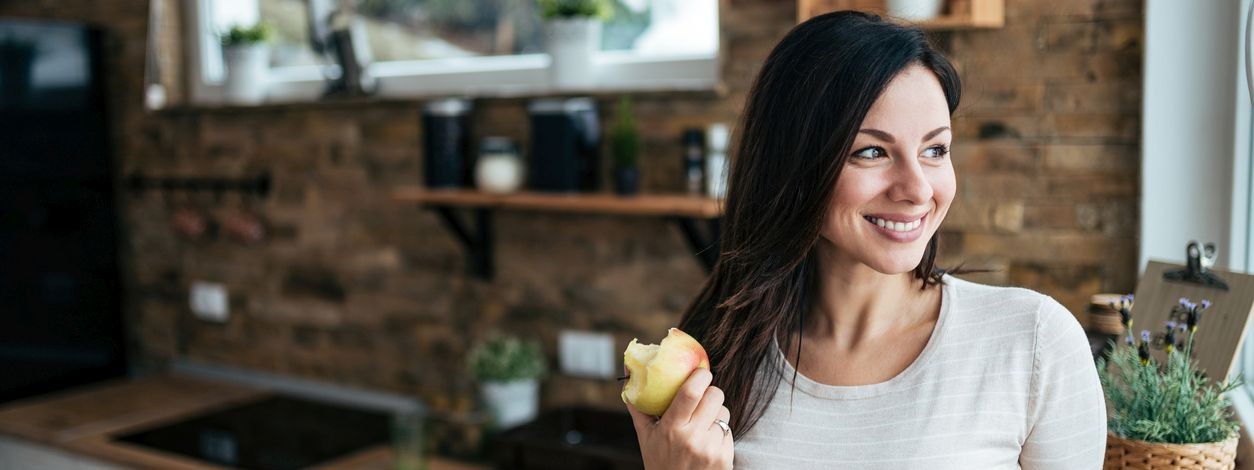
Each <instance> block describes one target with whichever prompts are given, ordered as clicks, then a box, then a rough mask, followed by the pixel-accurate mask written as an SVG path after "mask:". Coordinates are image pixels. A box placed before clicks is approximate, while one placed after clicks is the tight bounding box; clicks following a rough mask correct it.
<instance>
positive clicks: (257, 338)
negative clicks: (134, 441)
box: [0, 0, 1144, 408]
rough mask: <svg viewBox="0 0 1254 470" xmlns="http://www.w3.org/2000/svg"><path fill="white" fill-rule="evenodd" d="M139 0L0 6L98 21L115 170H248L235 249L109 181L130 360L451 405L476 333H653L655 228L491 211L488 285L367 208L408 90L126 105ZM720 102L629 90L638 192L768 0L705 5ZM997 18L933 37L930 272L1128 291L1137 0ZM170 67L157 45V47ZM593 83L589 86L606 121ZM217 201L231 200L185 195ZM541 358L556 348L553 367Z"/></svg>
mask: <svg viewBox="0 0 1254 470" xmlns="http://www.w3.org/2000/svg"><path fill="white" fill-rule="evenodd" d="M147 4H148V1H147V0H101V1H83V0H27V1H19V2H4V3H0V15H3V16H18V17H44V18H58V19H66V20H82V21H89V22H93V23H96V24H100V25H102V26H104V27H105V28H106V29H107V30H108V33H109V44H108V45H107V50H108V52H109V54H108V55H109V61H108V67H109V70H112V71H113V74H112V75H111V76H110V83H109V86H110V89H111V91H112V93H111V97H112V99H113V105H114V111H113V113H112V115H113V117H114V122H115V124H116V125H115V129H114V135H115V147H116V150H117V153H118V158H119V162H120V163H119V165H118V166H119V167H120V168H121V170H120V171H122V172H129V171H133V170H140V169H142V170H144V171H146V172H159V173H179V174H189V175H199V174H210V173H211V174H240V175H246V174H251V173H252V172H255V171H260V170H263V169H265V170H269V171H271V172H272V173H273V174H274V177H275V180H274V185H275V186H274V190H273V191H272V193H271V195H270V196H269V197H268V198H267V199H266V200H265V201H264V203H262V205H261V206H260V207H259V209H260V210H261V212H262V213H263V214H264V216H265V217H266V218H267V219H268V221H269V224H270V227H269V228H270V232H269V238H268V239H267V241H265V242H264V243H263V244H262V245H260V246H257V247H243V246H239V245H236V244H233V243H232V242H229V241H226V240H210V241H201V242H190V241H186V240H181V239H178V238H176V237H175V236H174V235H173V234H172V233H171V232H170V230H169V229H168V222H167V220H168V216H169V205H170V204H175V205H177V204H181V203H182V201H180V200H177V199H176V200H174V201H163V200H162V199H161V198H160V197H158V196H156V195H148V196H144V197H140V198H130V197H129V196H128V197H124V198H123V199H122V203H123V216H124V218H125V220H124V229H125V232H126V233H125V237H124V239H125V243H126V246H125V247H124V248H123V250H124V253H125V257H126V258H125V259H124V260H123V261H124V264H125V266H126V272H125V277H126V279H125V283H126V285H127V286H128V292H127V298H128V305H127V313H128V315H129V316H130V323H131V328H130V332H131V334H132V335H133V337H134V341H133V344H134V346H135V359H136V362H137V363H138V364H140V365H141V366H144V367H158V366H160V365H161V364H163V363H164V362H165V361H166V360H168V359H170V358H173V357H185V358H191V359H197V360H205V361H214V362H220V363H225V364H230V365H236V366H244V367H251V368H256V369H261V370H265V371H272V372H278V373H288V374H296V375H300V376H304V377H309V378H314V379H323V380H333V381H338V382H344V383H350V384H355V385H360V386H366V387H374V388H380V389H388V390H393V391H398V392H402V393H411V394H416V395H419V396H422V397H424V398H426V399H428V400H429V401H431V402H432V403H433V404H435V405H436V406H439V407H445V408H464V407H467V406H470V403H471V402H470V400H471V396H472V393H473V390H474V384H473V383H472V382H471V381H470V380H469V378H468V377H467V376H466V374H465V373H464V372H463V368H462V366H461V361H462V358H463V355H464V353H465V351H466V349H467V343H468V341H469V340H472V339H474V338H477V337H480V336H482V335H483V334H484V333H486V332H487V331H489V330H491V329H501V330H507V331H512V332H518V333H523V334H527V335H532V336H535V337H538V338H541V339H542V340H543V342H544V345H545V347H546V348H547V349H548V353H549V354H550V355H551V356H553V355H555V351H554V350H553V349H554V348H555V346H556V338H557V334H558V331H559V330H560V329H562V328H575V329H595V330H602V331H608V332H612V333H613V334H615V335H616V338H617V339H618V347H622V346H623V345H625V344H626V342H627V341H628V340H630V339H631V338H632V337H635V336H639V337H641V338H642V339H648V340H653V341H655V340H657V339H659V338H660V336H661V335H662V334H663V332H664V331H665V328H666V327H667V326H671V325H673V324H674V323H675V322H676V321H677V318H678V315H679V312H680V311H681V310H682V308H683V307H684V305H685V304H686V303H687V302H688V300H689V299H690V298H691V296H692V295H693V294H694V293H695V292H696V290H697V288H698V287H699V286H700V283H701V281H702V279H703V276H704V273H703V271H702V270H701V269H700V268H699V265H698V263H697V262H696V261H695V260H694V259H693V258H692V256H691V255H690V254H689V253H687V250H686V247H685V245H684V243H683V240H682V238H681V236H680V234H679V232H678V231H677V230H676V229H675V228H674V227H672V226H670V225H668V224H666V223H665V222H663V221H661V220H653V219H627V218H617V217H601V216H567V215H549V214H536V213H526V212H505V213H501V214H500V215H499V216H498V217H497V219H496V227H497V229H498V230H497V233H496V246H497V257H498V258H497V268H498V269H497V277H496V279H495V280H494V281H492V282H490V283H485V282H482V281H479V280H477V279H474V278H471V277H467V276H466V275H465V274H464V272H465V271H464V264H463V263H464V260H463V256H462V253H461V250H460V247H459V246H458V245H457V244H456V243H455V241H454V239H453V238H452V237H451V236H450V235H449V234H448V233H446V232H445V231H444V230H443V229H442V228H441V227H440V226H439V224H438V221H437V220H436V218H435V217H434V215H433V214H431V213H428V212H424V211H421V210H419V209H417V208H413V207H406V206H400V205H397V204H394V203H391V202H390V201H389V200H388V193H389V190H390V188H392V187H394V186H396V185H400V184H411V183H415V182H418V181H419V179H420V167H421V164H420V161H421V160H420V159H421V155H420V154H419V147H420V139H421V133H422V129H421V128H420V127H419V104H418V103H381V104H377V105H344V106H334V105H317V106H296V107H265V108H261V109H257V110H231V111H205V112H198V111H178V112H173V111H167V112H160V113H146V112H145V111H143V108H142V103H143V100H142V96H143V95H142V72H141V71H142V70H143V67H144V42H145V31H146V28H147V16H146V15H147V10H148V6H147ZM722 4H723V31H724V41H723V44H724V45H725V46H726V48H727V49H726V51H725V57H726V60H725V62H724V72H723V73H724V81H725V85H726V87H727V93H726V95H725V96H719V95H716V94H713V93H698V94H646V95H641V96H638V97H637V111H638V113H639V119H638V120H639V122H640V123H641V124H642V127H643V131H644V138H645V147H644V151H645V156H644V158H643V159H642V166H643V169H644V182H643V183H644V184H643V185H644V188H645V190H646V191H676V190H678V189H679V188H681V187H682V180H681V178H680V170H679V168H680V166H679V162H680V148H679V143H678V140H679V135H680V132H681V130H682V129H683V128H684V127H687V126H692V125H705V124H707V123H709V122H713V121H716V120H722V121H728V122H733V121H734V120H735V119H736V118H737V116H738V114H739V112H740V107H741V106H742V104H743V100H744V96H745V92H746V90H747V88H748V86H749V84H750V82H751V80H752V78H753V76H754V74H755V73H756V72H757V70H758V68H759V67H760V66H761V62H762V60H763V58H764V57H765V56H766V54H767V53H768V52H769V51H770V48H771V47H772V46H773V45H774V43H775V42H776V41H777V40H778V39H779V38H780V37H781V36H782V35H783V34H784V33H785V32H786V31H787V30H788V29H789V28H790V27H791V26H792V24H793V21H794V20H795V9H794V4H793V2H792V1H788V0H725V1H723V3H722ZM1006 11H1007V18H1006V27H1005V28H1003V29H998V30H991V31H964V32H953V33H939V34H937V35H936V36H935V37H936V41H937V43H938V44H939V45H940V46H941V47H942V48H943V49H944V50H946V51H947V52H948V53H949V54H950V57H951V58H952V59H953V60H954V61H955V62H956V64H957V65H958V67H959V69H960V71H961V73H962V75H963V78H964V80H965V82H966V84H967V87H966V92H965V96H964V100H963V101H964V103H963V106H962V108H961V109H960V110H959V113H958V116H957V118H956V120H955V129H956V131H957V132H956V134H957V139H956V140H957V141H956V144H955V146H954V158H955V164H956V167H957V171H958V174H959V184H960V186H959V201H958V202H957V203H956V205H955V207H954V208H953V210H952V211H951V213H950V216H949V218H948V220H947V221H946V222H945V227H944V233H943V238H942V240H943V244H942V247H943V248H942V260H941V261H942V264H956V263H958V262H965V263H966V266H968V267H977V268H979V267H984V268H992V269H995V270H996V271H995V272H993V273H987V274H979V275H972V276H970V278H972V279H976V280H980V281H985V282H993V283H1001V284H1015V285H1023V286H1026V287H1030V288H1034V289H1038V290H1041V291H1044V292H1046V293H1048V294H1050V295H1053V296H1055V297H1056V298H1058V299H1059V300H1061V301H1062V302H1063V303H1064V304H1065V305H1067V306H1068V307H1069V308H1071V309H1072V310H1073V311H1076V312H1079V311H1080V310H1081V309H1083V306H1084V303H1085V301H1086V299H1087V297H1088V296H1089V295H1090V294H1092V293H1095V292H1105V291H1111V292H1127V291H1131V289H1132V288H1133V286H1134V284H1135V276H1136V273H1137V267H1136V266H1135V262H1136V261H1135V260H1136V243H1137V241H1136V227H1137V223H1138V220H1139V218H1138V214H1137V196H1138V192H1139V186H1138V181H1137V180H1138V177H1137V174H1138V169H1139V148H1138V142H1139V136H1138V133H1139V129H1140V111H1139V110H1140V95H1141V92H1140V90H1141V77H1140V70H1141V65H1140V64H1141V60H1142V45H1143V43H1144V41H1143V31H1142V17H1143V5H1142V3H1141V1H1139V0H1055V1H1048V2H1044V1H1035V0H1008V1H1007V6H1006ZM169 60H174V59H169ZM613 101H614V97H603V98H601V104H602V105H603V106H604V111H605V115H606V116H607V117H608V116H609V113H608V111H609V109H610V105H612V103H613ZM524 106H525V102H524V101H522V100H488V101H482V102H480V103H478V104H477V111H476V113H477V121H476V126H477V127H478V129H479V130H480V131H481V132H482V133H483V134H485V135H487V134H496V135H507V136H510V137H514V138H516V139H518V140H520V141H523V142H525V140H526V138H527V135H526V132H525V125H519V123H520V122H525V119H526V113H525V108H524ZM193 202H195V203H198V204H203V205H205V206H206V207H209V208H210V210H211V211H213V212H215V213H219V214H221V213H224V212H225V211H227V210H230V208H231V207H232V206H233V205H235V204H239V203H240V202H239V201H237V200H236V199H235V198H234V197H233V196H231V197H228V198H226V199H225V200H224V201H222V202H220V203H218V202H214V201H212V200H197V201H193ZM197 279H203V280H210V281H216V282H222V283H225V284H226V285H227V286H228V287H229V288H230V289H231V295H232V301H231V310H232V317H231V320H230V322H229V323H227V324H225V325H216V324H208V323H203V322H200V321H198V320H195V319H194V318H193V317H192V316H191V314H190V312H189V311H188V307H187V288H188V285H189V284H190V282H191V281H193V280H197ZM554 364H555V361H554ZM617 388H618V384H617V383H614V382H601V381H592V380H587V379H577V378H570V377H563V376H560V375H553V376H552V377H551V378H550V379H549V380H548V381H547V382H546V383H545V388H544V401H545V403H546V404H549V405H552V404H558V403H573V402H578V403H592V404H600V405H604V406H610V407H616V406H619V405H618V398H617Z"/></svg>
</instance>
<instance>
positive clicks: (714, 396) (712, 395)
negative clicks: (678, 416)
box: [688, 386, 723, 429]
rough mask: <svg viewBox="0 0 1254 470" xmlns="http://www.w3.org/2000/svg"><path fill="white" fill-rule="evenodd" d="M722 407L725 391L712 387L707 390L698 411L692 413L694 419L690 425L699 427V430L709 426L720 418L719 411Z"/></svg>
mask: <svg viewBox="0 0 1254 470" xmlns="http://www.w3.org/2000/svg"><path fill="white" fill-rule="evenodd" d="M722 407H723V390H722V389H720V388H718V387H714V386H710V387H708V388H706V389H705V396H703V397H702V398H701V402H700V403H698V404H697V410H696V411H694V412H693V413H692V419H691V420H690V421H688V423H689V424H691V425H694V426H697V429H702V428H704V427H706V426H709V425H710V424H711V423H713V422H714V420H715V419H717V418H718V411H719V409H720V408H722Z"/></svg>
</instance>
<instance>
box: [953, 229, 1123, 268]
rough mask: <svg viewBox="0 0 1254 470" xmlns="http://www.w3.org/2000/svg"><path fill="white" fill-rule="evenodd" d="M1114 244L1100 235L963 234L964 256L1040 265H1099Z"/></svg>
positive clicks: (1067, 233)
mask: <svg viewBox="0 0 1254 470" xmlns="http://www.w3.org/2000/svg"><path fill="white" fill-rule="evenodd" d="M1114 245H1115V242H1113V241H1111V239H1109V238H1108V237H1105V236H1102V235H1098V234H1081V233H1070V232H1043V233H1042V232H1023V233H1019V234H992V233H978V232H970V233H965V234H964V235H963V248H964V251H963V253H965V254H974V255H984V256H996V255H1005V256H1009V257H1011V259H1012V260H1014V261H1030V262H1037V263H1046V262H1048V263H1074V264H1085V263H1099V262H1102V261H1104V260H1105V259H1106V254H1107V250H1109V249H1111V247H1113V246H1114Z"/></svg>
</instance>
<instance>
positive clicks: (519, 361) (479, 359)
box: [467, 333, 547, 382]
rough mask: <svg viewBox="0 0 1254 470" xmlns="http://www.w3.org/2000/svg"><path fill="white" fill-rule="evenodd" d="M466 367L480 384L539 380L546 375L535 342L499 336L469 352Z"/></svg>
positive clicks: (487, 340)
mask: <svg viewBox="0 0 1254 470" xmlns="http://www.w3.org/2000/svg"><path fill="white" fill-rule="evenodd" d="M467 366H468V368H469V369H470V374H471V375H473V376H474V377H475V378H476V379H478V380H479V381H480V382H509V381H514V380H523V379H538V378H540V377H543V376H544V374H545V373H546V372H547V370H546V367H545V363H544V353H543V352H542V351H541V349H540V344H539V343H538V342H536V341H534V340H532V341H523V340H521V339H519V338H517V337H514V336H508V335H501V334H498V333H493V334H490V335H488V337H487V338H486V339H485V340H483V341H482V342H480V343H478V344H476V345H475V346H474V348H472V349H471V350H470V355H469V357H468V360H467Z"/></svg>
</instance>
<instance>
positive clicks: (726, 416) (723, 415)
mask: <svg viewBox="0 0 1254 470" xmlns="http://www.w3.org/2000/svg"><path fill="white" fill-rule="evenodd" d="M717 419H721V420H723V422H724V423H728V424H729V425H730V424H731V410H728V409H727V407H726V406H720V407H719V409H718V418H717ZM710 429H714V430H717V431H718V432H720V433H721V432H723V428H722V427H720V426H719V425H718V423H710ZM727 437H731V435H730V434H728V436H727Z"/></svg>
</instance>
